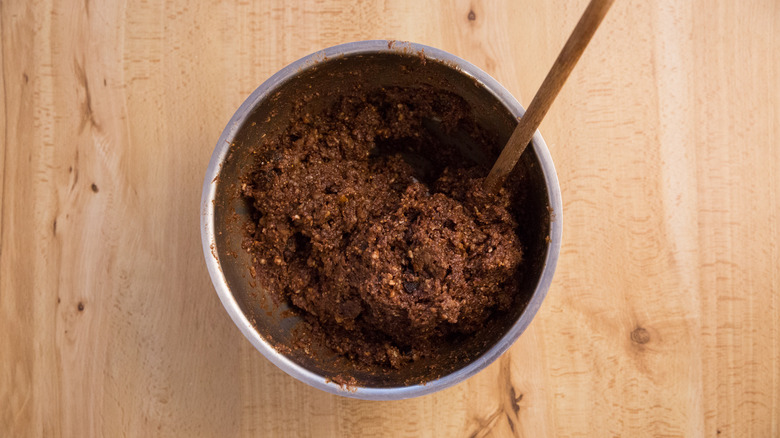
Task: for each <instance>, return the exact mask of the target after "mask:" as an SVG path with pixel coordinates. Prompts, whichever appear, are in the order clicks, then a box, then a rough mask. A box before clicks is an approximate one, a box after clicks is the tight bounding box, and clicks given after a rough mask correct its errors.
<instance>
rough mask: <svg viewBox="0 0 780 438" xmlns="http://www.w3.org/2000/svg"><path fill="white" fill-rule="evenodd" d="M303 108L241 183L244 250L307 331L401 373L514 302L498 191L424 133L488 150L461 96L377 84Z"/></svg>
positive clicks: (506, 212) (512, 234) (509, 220)
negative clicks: (314, 110)
mask: <svg viewBox="0 0 780 438" xmlns="http://www.w3.org/2000/svg"><path fill="white" fill-rule="evenodd" d="M302 108H303V105H301V106H300V108H299V109H298V110H296V112H295V114H294V117H293V120H292V122H291V124H290V126H289V127H288V128H287V129H286V131H285V132H284V133H283V134H282V135H280V136H278V137H276V138H268V139H265V141H264V142H263V143H261V144H260V145H259V146H258V149H257V151H256V152H257V154H256V155H255V156H256V157H257V160H256V163H254V165H253V167H252V170H251V171H250V172H248V174H247V175H245V176H244V178H243V179H242V192H243V195H244V196H245V197H247V198H248V199H249V201H250V202H251V204H252V206H253V209H254V212H253V220H252V221H251V222H250V223H248V224H247V226H246V237H245V240H244V242H243V247H244V249H246V250H247V251H249V252H250V253H251V254H252V259H253V263H254V269H255V271H256V274H257V276H258V279H259V281H260V283H261V284H262V285H263V286H264V287H265V288H267V289H268V290H269V291H271V292H272V293H273V294H277V297H278V298H279V299H280V300H284V301H287V302H289V303H290V304H291V306H292V307H293V308H294V309H296V311H297V312H298V313H299V314H300V315H301V316H302V317H303V319H304V320H305V321H306V325H307V335H308V336H311V337H312V338H313V339H318V340H319V341H321V342H324V343H325V344H326V345H327V346H328V347H330V348H332V349H333V350H334V351H336V352H337V353H338V354H341V355H345V356H347V357H349V358H351V359H353V360H355V361H358V362H360V363H363V364H366V365H371V366H375V365H380V366H387V367H394V368H399V367H402V366H403V365H404V364H406V363H408V362H410V361H415V360H418V359H420V358H424V357H429V356H432V355H434V354H436V351H437V347H438V346H439V344H441V343H443V342H445V340H447V339H450V338H452V337H453V336H455V337H457V336H461V335H468V334H471V333H474V332H476V331H478V330H479V329H480V328H481V327H482V326H483V325H484V324H485V322H486V321H487V319H488V318H490V317H491V315H492V314H493V313H494V312H496V311H499V310H507V309H508V308H509V307H510V306H511V305H512V303H513V302H514V297H515V295H516V294H517V293H519V292H518V282H517V281H515V280H516V278H517V275H516V274H517V267H518V266H519V264H520V263H521V258H522V250H521V245H520V240H519V238H518V236H517V234H516V231H515V230H516V228H517V222H516V221H515V218H513V217H512V214H511V213H510V209H509V207H510V205H509V203H510V193H509V192H508V191H507V190H505V189H502V192H501V193H500V194H498V195H493V194H490V193H487V192H485V191H484V190H483V189H482V181H483V179H484V176H485V175H487V172H488V169H487V168H485V167H484V166H480V165H477V164H476V163H474V162H473V161H471V160H469V159H468V158H465V157H464V156H462V155H461V153H460V152H459V150H458V148H455V147H452V145H451V144H446V141H443V140H442V138H441V137H442V136H441V135H437V134H436V132H437V130H438V132H439V133H441V132H445V133H446V132H454V131H456V130H458V131H460V132H467V133H469V136H470V137H471V138H472V140H473V141H475V142H476V143H477V144H479V145H480V146H481V147H482V148H483V149H484V150H491V148H493V147H494V145H491V144H488V143H487V142H488V140H487V138H488V137H489V136H487V135H482V134H481V133H480V130H479V129H478V128H477V127H476V124H475V122H474V118H473V115H472V114H471V110H470V108H469V106H468V104H467V103H466V102H465V101H464V100H463V99H462V98H460V97H458V96H456V95H454V94H451V93H448V92H443V91H436V90H433V89H427V88H387V89H378V90H372V91H368V92H355V93H353V94H352V95H347V96H344V97H342V98H341V99H340V100H339V101H338V102H336V103H335V104H334V105H332V106H331V107H329V108H328V109H327V110H325V111H324V112H323V113H321V114H309V113H306V112H305V111H304V110H303V109H302Z"/></svg>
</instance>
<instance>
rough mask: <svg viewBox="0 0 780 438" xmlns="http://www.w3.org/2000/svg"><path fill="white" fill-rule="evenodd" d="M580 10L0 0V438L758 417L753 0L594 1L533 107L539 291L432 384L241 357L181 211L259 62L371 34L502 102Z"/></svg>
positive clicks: (764, 93) (760, 366)
mask: <svg viewBox="0 0 780 438" xmlns="http://www.w3.org/2000/svg"><path fill="white" fill-rule="evenodd" d="M586 3H587V0H576V1H570V0H552V1H533V0H522V1H518V0H511V1H510V0H502V1H487V0H485V1H476V0H474V1H451V2H424V1H420V0H408V1H407V0H403V1H401V0H399V1H358V2H352V1H336V0H332V1H331V0H327V1H326V0H307V1H298V2H293V1H290V2H282V1H279V2H251V1H243V2H223V1H218V0H212V1H186V0H139V1H114V0H84V1H54V0H40V1H29V0H11V1H9V0H2V1H1V2H0V17H1V19H0V34H1V35H2V51H0V57H1V58H2V60H1V61H2V71H1V74H2V85H3V86H2V89H1V90H0V93H2V94H0V95H1V96H2V102H3V105H1V106H0V120H2V124H0V129H2V133H1V134H2V135H1V137H2V151H0V160H2V161H0V169H2V177H1V178H0V181H1V182H0V184H2V186H0V193H2V204H1V205H2V207H0V208H1V209H2V210H0V220H1V222H0V224H1V225H0V239H1V240H0V251H1V252H0V436H2V437H17V436H46V437H49V436H69V437H81V436H112V437H113V436H123V435H127V436H157V435H160V436H174V435H177V436H261V435H267V436H317V437H328V436H334V437H335V436H359V437H378V436H408V437H418V436H422V437H434V436H436V437H439V436H447V437H469V436H472V437H482V436H512V435H514V436H527V437H537V436H563V437H574V436H583V437H584V436H594V437H595V436H598V437H602V436H603V437H606V436H626V437H634V436H669V437H672V436H686V437H688V436H691V437H696V436H710V437H716V436H721V437H726V436H756V437H769V436H773V435H774V436H777V435H780V199H779V198H780V174H779V173H778V172H780V145H779V144H778V143H779V142H780V3H778V2H777V0H742V1H737V0H698V1H694V0H658V1H651V2H647V1H641V0H620V1H617V2H616V3H615V5H614V6H613V8H612V10H611V11H610V14H609V15H608V16H607V18H606V20H605V21H604V23H603V25H602V26H601V28H600V29H599V31H598V33H597V34H596V36H595V38H594V40H593V42H592V43H591V45H590V47H588V49H587V50H586V52H585V55H584V56H583V58H582V59H581V61H580V63H579V64H578V66H577V68H576V69H575V70H574V73H573V74H572V77H571V78H570V80H569V82H568V83H567V84H566V86H565V87H564V89H563V91H562V93H561V94H560V96H559V97H558V100H557V101H556V103H555V104H554V105H553V107H552V109H551V111H550V112H549V114H548V116H547V118H546V119H545V121H544V122H543V123H542V126H541V131H542V134H543V135H544V136H545V138H546V140H547V142H548V144H549V146H550V149H551V152H552V156H553V159H554V161H555V163H556V166H557V169H558V176H559V178H560V181H561V187H562V191H563V206H564V211H563V221H564V233H563V234H564V243H563V247H562V250H561V257H560V262H559V265H558V270H557V273H556V276H555V279H554V281H553V284H552V287H551V289H550V293H549V295H548V297H547V299H546V301H545V303H544V304H543V306H542V308H541V310H540V312H539V314H538V316H537V317H536V319H535V320H534V322H533V323H532V324H531V326H530V327H529V329H528V330H527V331H526V332H525V333H524V334H523V336H522V337H521V338H520V339H519V340H518V341H517V342H516V343H515V344H514V346H513V347H512V348H511V349H510V350H509V352H508V353H507V354H506V355H504V356H503V357H502V358H501V359H500V360H498V361H497V362H496V363H494V364H493V365H491V366H490V367H489V368H488V369H486V370H484V371H483V372H481V373H480V374H478V375H477V376H475V377H473V378H471V379H469V380H468V381H466V382H465V383H462V384H460V385H457V386H455V387H453V388H451V389H448V390H445V391H442V392H440V393H437V394H434V395H431V396H426V397H423V398H419V399H413V400H407V401H399V402H362V401H355V400H350V399H346V398H340V397H336V396H331V395H328V394H325V393H321V392H318V391H316V390H314V389H311V388H309V387H308V386H306V385H304V384H302V383H299V382H298V381H296V380H294V379H292V378H290V377H288V376H287V375H286V374H284V373H283V372H281V371H279V370H278V369H276V368H275V367H274V366H273V365H272V364H271V363H270V362H268V361H267V360H265V359H264V358H263V357H262V356H261V355H260V354H259V353H257V352H256V351H255V350H254V349H253V348H252V346H251V345H250V344H249V342H247V341H246V340H245V339H244V338H243V337H242V336H241V334H240V333H239V331H238V329H237V328H236V327H235V326H234V325H233V323H232V322H231V321H230V319H229V317H228V316H227V314H226V312H225V311H224V309H223V308H222V306H221V304H220V302H219V300H218V298H217V295H216V293H214V291H213V288H212V285H211V282H210V280H209V277H208V274H207V272H206V268H205V264H204V261H203V255H202V253H201V246H200V234H199V227H198V221H199V217H198V213H199V212H198V204H199V199H200V189H201V182H202V177H203V174H204V172H205V169H206V165H207V163H208V160H209V157H210V154H211V152H212V150H213V147H214V145H215V142H216V140H217V138H218V136H219V134H220V132H221V130H222V128H223V127H224V125H225V123H226V122H227V120H228V119H229V118H230V116H231V115H232V113H233V111H235V109H236V108H237V107H238V105H239V104H240V103H241V102H242V101H243V99H244V98H245V97H246V96H247V95H248V94H249V93H250V92H251V91H252V90H253V89H254V88H255V87H257V86H258V85H259V84H260V83H261V82H262V81H263V80H265V79H266V78H268V77H269V76H270V75H271V74H273V73H274V72H276V71H277V70H279V69H280V68H282V67H283V66H285V65H286V64H288V63H290V62H292V61H294V60H295V59H298V58H300V57H302V56H304V55H306V54H308V53H310V52H313V51H316V50H318V49H321V48H324V47H327V46H331V45H334V44H338V43H342V42H348V41H354V40H362V39H375V38H392V39H400V40H411V41H415V42H419V43H423V44H428V45H432V46H436V47H439V48H442V49H444V50H447V51H449V52H452V53H454V54H456V55H458V56H461V57H463V58H465V59H467V60H469V61H471V62H472V63H474V64H476V65H477V66H479V67H481V68H482V69H484V70H485V71H487V72H488V73H489V74H491V75H492V76H494V77H495V78H496V79H498V81H499V82H501V83H502V84H503V85H504V86H506V87H507V89H509V91H510V92H512V93H513V94H514V95H515V96H516V97H517V98H518V99H519V100H520V101H521V102H523V103H525V104H527V103H528V100H529V99H530V98H531V96H533V93H534V91H535V89H536V87H538V86H539V84H540V83H541V81H542V79H543V78H544V75H545V73H546V71H547V69H548V68H549V66H550V65H551V63H552V61H553V60H554V59H555V56H556V55H557V53H558V51H559V49H560V48H561V46H562V45H563V43H564V41H565V40H566V37H567V35H568V33H569V32H570V30H571V29H572V28H573V26H574V24H575V23H576V21H577V19H578V17H579V14H580V13H581V12H582V10H583V9H584V7H585V5H586Z"/></svg>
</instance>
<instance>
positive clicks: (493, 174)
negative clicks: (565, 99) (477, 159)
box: [484, 0, 615, 193]
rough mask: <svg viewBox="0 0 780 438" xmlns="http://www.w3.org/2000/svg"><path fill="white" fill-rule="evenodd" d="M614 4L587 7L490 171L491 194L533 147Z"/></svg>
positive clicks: (600, 1)
mask: <svg viewBox="0 0 780 438" xmlns="http://www.w3.org/2000/svg"><path fill="white" fill-rule="evenodd" d="M614 1H615V0H591V2H590V3H589V4H588V7H587V8H586V9H585V12H583V14H582V17H580V21H579V22H577V26H576V27H575V28H574V30H573V31H572V33H571V35H570V36H569V39H568V41H566V45H564V46H563V49H561V53H559V54H558V58H557V59H556V60H555V63H554V64H553V66H552V68H550V71H549V72H548V73H547V77H546V78H544V82H542V86H541V87H539V91H537V92H536V95H535V96H534V98H533V100H532V101H531V104H530V105H528V110H527V111H526V112H525V114H524V115H523V117H522V118H521V119H520V122H519V123H518V124H517V127H515V130H514V131H513V132H512V136H511V137H509V141H507V143H506V146H504V149H503V150H502V151H501V155H499V157H498V160H496V163H495V164H493V168H492V169H490V173H489V174H488V176H487V178H485V183H484V184H485V188H486V189H487V190H489V191H491V192H494V193H495V192H498V190H499V189H500V188H501V186H502V185H503V184H504V180H506V177H507V175H509V172H511V171H512V169H513V168H514V167H515V165H516V164H517V161H518V160H520V156H521V155H523V151H525V148H526V147H527V146H528V143H530V141H531V138H532V137H533V135H534V132H536V129H537V128H539V124H540V123H542V119H543V118H544V116H545V114H547V110H549V109H550V105H552V103H553V101H554V100H555V97H556V96H558V92H559V91H561V88H562V87H563V84H564V83H565V82H566V79H568V77H569V74H570V73H571V71H572V70H573V69H574V66H575V65H576V64H577V61H579V59H580V56H582V52H583V51H584V50H585V47H587V45H588V43H589V42H590V40H591V38H593V34H594V33H596V29H598V27H599V25H600V24H601V21H602V20H603V19H604V16H605V15H607V11H608V10H609V7H610V6H612V3H613V2H614Z"/></svg>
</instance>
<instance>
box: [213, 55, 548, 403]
mask: <svg viewBox="0 0 780 438" xmlns="http://www.w3.org/2000/svg"><path fill="white" fill-rule="evenodd" d="M358 73H359V74H358ZM358 82H359V83H361V84H363V85H364V86H366V87H373V86H392V85H400V86H412V85H413V86H420V85H421V84H427V85H430V86H433V87H438V88H443V89H447V90H449V91H452V92H455V93H457V94H459V95H460V96H462V97H463V98H464V99H465V100H466V101H467V102H468V103H469V104H470V105H471V107H472V108H473V110H474V112H475V114H476V117H477V122H478V123H479V124H480V125H481V126H482V127H484V128H486V129H487V130H489V131H490V132H493V133H495V134H496V137H497V139H498V141H499V143H498V144H503V143H504V142H505V141H506V140H507V139H508V138H509V135H510V134H511V132H512V129H513V128H514V127H515V125H516V123H517V118H518V117H520V116H522V114H523V112H524V110H523V108H522V107H521V106H520V104H519V103H518V102H517V100H516V99H515V98H514V97H512V95H511V94H509V92H507V91H506V90H505V89H504V88H503V87H502V86H501V85H499V83H498V82H496V81H495V80H494V79H493V78H491V77H490V76H489V75H487V74H486V73H485V72H483V71H482V70H480V69H478V68H477V67H475V66H473V65H472V64H470V63H468V62H466V61H464V60H462V59H460V58H458V57H456V56H453V55H451V54H449V53H447V52H444V51H442V50H438V49H435V48H433V47H428V46H423V45H420V44H413V43H407V42H393V41H385V40H379V41H360V42H354V43H348V44H343V45H339V46H335V47H331V48H328V49H325V50H322V51H319V52H317V53H314V54H311V55H309V56H306V57H305V58H302V59H300V60H298V61H296V62H294V63H292V64H290V65H288V66H287V67H285V68H284V69H282V70H281V71H279V72H278V73H276V74H275V75H273V76H272V77H271V78H270V79H268V80H267V81H265V82H264V83H263V84H262V85H260V86H259V87H258V88H257V89H256V90H255V91H254V92H253V93H252V94H251V95H250V96H249V97H248V98H247V99H246V101H244V103H243V104H242V105H241V107H239V108H238V111H236V113H235V114H234V115H233V117H232V118H231V119H230V122H229V123H228V124H227V126H226V127H225V130H224V131H223V132H222V135H221V136H220V138H219V141H218V142H217V146H216V148H215V149H214V153H213V155H212V156H211V161H210V162H209V167H208V170H207V171H206V178H205V180H204V182H203V197H202V200H201V236H202V241H203V253H204V255H205V257H206V265H207V266H208V270H209V274H211V280H212V281H213V283H214V287H215V289H216V290H217V293H218V294H219V298H220V299H221V300H222V304H223V305H224V306H225V309H226V310H227V312H228V314H229V315H230V317H231V318H232V319H233V321H234V322H235V323H236V325H237V326H238V328H239V329H240V330H241V332H242V333H243V334H244V336H246V337H247V339H249V341H250V342H251V343H252V345H254V346H255V348H257V349H258V350H259V351H260V352H261V353H262V354H263V355H264V356H265V357H266V358H268V360H270V361H271V362H273V363H274V364H275V365H276V366H278V367H279V368H281V369H282V370H284V371H285V372H286V373H288V374H289V375H291V376H293V377H295V378H296V379H298V380H300V381H302V382H305V383H307V384H309V385H311V386H313V387H315V388H319V389H321V390H323V391H327V392H330V393H333V394H338V395H343V396H347V397H354V398H361V399H370V400H393V399H403V398H409V397H416V396H420V395H424V394H430V393H432V392H436V391H439V390H441V389H444V388H447V387H449V386H452V385H454V384H456V383H458V382H461V381H463V380H465V379H466V378H468V377H470V376H472V375H474V374H476V373H477V372H478V371H480V370H481V369H483V368H484V367H486V366H487V365H488V364H490V363H491V362H493V361H494V360H496V359H497V358H498V357H499V356H500V355H501V354H502V353H504V352H505V351H506V350H507V349H508V348H509V347H510V346H511V345H512V343H513V342H514V341H515V339H517V338H518V336H520V334H521V333H522V332H523V331H524V330H525V328H526V327H527V326H528V324H529V323H530V322H531V319H532V318H533V317H534V315H535V314H536V312H537V310H538V309H539V306H540V305H541V304H542V300H543V299H544V297H545V295H546V294H547V289H548V288H549V286H550V282H551V280H552V277H553V271H554V270H555V265H556V261H557V259H558V253H559V250H560V245H561V194H560V188H559V186H558V179H557V176H556V174H555V169H554V167H553V163H552V159H551V158H550V153H549V151H548V150H547V146H546V145H545V143H544V140H543V139H542V136H541V134H539V132H537V133H536V134H535V135H534V138H533V148H532V149H529V150H527V151H526V153H525V154H524V155H523V157H522V159H521V162H520V163H519V165H518V166H517V168H516V169H515V171H514V172H515V175H514V176H515V177H516V178H515V179H514V181H518V182H519V183H518V187H520V192H521V196H520V197H519V198H518V200H517V201H516V202H517V203H518V204H521V205H519V208H522V209H523V211H524V219H523V220H522V221H521V223H520V237H521V239H522V241H523V245H524V248H523V249H524V263H523V265H522V268H521V269H522V273H521V276H522V281H521V284H522V287H521V289H522V293H521V296H518V297H517V300H516V305H515V306H514V309H513V310H512V311H510V312H505V313H502V314H496V315H495V316H494V317H493V318H491V320H490V321H488V322H487V323H486V324H485V327H484V329H482V330H480V331H479V332H478V333H476V334H474V335H473V336H471V337H469V338H468V339H465V340H461V341H458V343H456V344H453V345H449V346H447V348H448V351H450V352H451V354H449V355H443V356H442V357H441V359H440V360H439V361H438V362H436V363H431V362H425V361H418V362H414V363H413V364H411V365H410V366H407V367H404V368H402V369H401V370H392V371H387V370H366V369H360V368H358V367H356V366H354V364H352V363H351V362H349V361H348V360H346V359H344V358H342V357H339V356H337V355H334V354H333V353H332V352H330V351H328V350H327V349H326V348H325V347H323V346H317V345H314V346H312V350H313V353H314V354H307V353H306V352H304V351H301V349H299V348H296V347H295V345H294V343H293V332H294V330H295V326H296V325H297V324H298V323H299V322H300V320H299V319H298V318H297V317H295V316H290V315H289V314H290V312H285V311H286V310H288V308H287V305H286V304H284V303H281V304H277V303H274V302H273V301H272V300H271V299H270V298H269V299H267V294H266V291H265V290H264V289H263V287H262V285H258V284H256V283H255V281H254V279H253V278H252V276H251V275H250V272H249V266H250V263H251V262H250V258H249V255H248V254H247V253H246V252H245V251H243V250H242V249H241V241H242V239H243V235H242V225H243V223H244V222H245V221H246V218H247V214H248V207H247V205H246V203H245V201H244V200H243V199H242V198H241V196H240V194H239V188H240V177H241V175H243V174H244V172H246V170H247V166H248V165H249V164H250V163H251V158H250V156H249V149H250V146H251V145H252V144H257V143H258V142H259V141H261V138H263V137H264V136H266V135H273V134H275V133H279V132H281V131H282V130H284V129H285V127H286V126H287V124H288V123H289V120H290V111H291V109H292V105H293V103H294V102H297V101H300V100H301V99H303V97H302V96H304V95H306V96H312V95H315V96H316V98H314V99H310V100H307V105H308V106H309V107H310V108H311V110H312V111H316V110H317V109H319V108H323V107H324V106H326V105H328V103H329V102H332V101H333V99H334V98H336V97H338V94H339V92H340V90H341V89H345V88H344V87H354V86H355V84H356V83H358ZM485 158H486V159H488V160H492V159H494V158H495V156H490V157H485ZM432 369H433V370H434V371H431V370H432ZM337 376H339V377H342V378H344V377H352V378H354V379H355V381H356V384H354V385H350V386H349V387H343V386H341V385H339V384H338V383H335V382H334V381H333V378H336V377H337ZM336 380H337V381H338V380H339V379H338V378H336Z"/></svg>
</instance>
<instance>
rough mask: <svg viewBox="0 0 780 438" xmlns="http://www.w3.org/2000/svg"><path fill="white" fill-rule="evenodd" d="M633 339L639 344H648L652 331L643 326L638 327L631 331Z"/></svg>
mask: <svg viewBox="0 0 780 438" xmlns="http://www.w3.org/2000/svg"><path fill="white" fill-rule="evenodd" d="M631 341H632V342H635V343H637V344H640V345H641V344H647V343H648V342H650V333H649V332H648V331H647V330H645V329H644V328H642V327H637V328H636V329H634V331H632V332H631Z"/></svg>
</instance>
